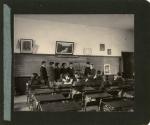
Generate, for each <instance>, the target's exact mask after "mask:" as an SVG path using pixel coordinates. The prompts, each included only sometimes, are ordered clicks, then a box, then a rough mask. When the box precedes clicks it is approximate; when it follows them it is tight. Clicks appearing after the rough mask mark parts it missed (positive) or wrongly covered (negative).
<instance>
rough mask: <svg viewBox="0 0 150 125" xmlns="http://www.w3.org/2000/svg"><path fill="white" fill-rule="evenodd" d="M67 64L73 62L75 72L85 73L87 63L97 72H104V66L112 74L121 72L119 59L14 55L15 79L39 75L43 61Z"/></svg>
mask: <svg viewBox="0 0 150 125" xmlns="http://www.w3.org/2000/svg"><path fill="white" fill-rule="evenodd" d="M42 60H45V61H46V62H47V66H48V62H50V61H53V62H59V63H63V62H65V63H67V65H68V64H69V62H73V66H74V68H75V70H78V69H79V70H81V71H80V72H82V73H83V72H84V69H85V65H86V62H87V61H90V62H91V63H93V64H94V68H95V69H96V70H101V71H103V70H104V64H110V65H111V74H116V73H117V72H118V71H119V57H104V56H76V57H73V56H72V57H66V58H64V57H57V56H55V55H48V54H36V55H35V54H15V55H14V65H15V66H14V76H15V77H24V76H25V77H29V76H31V75H32V73H34V72H36V73H38V74H39V72H40V65H41V61H42Z"/></svg>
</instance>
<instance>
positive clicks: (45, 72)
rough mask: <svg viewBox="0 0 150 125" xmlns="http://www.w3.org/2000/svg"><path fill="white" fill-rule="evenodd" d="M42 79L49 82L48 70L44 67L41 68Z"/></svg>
mask: <svg viewBox="0 0 150 125" xmlns="http://www.w3.org/2000/svg"><path fill="white" fill-rule="evenodd" d="M40 78H41V80H47V79H48V77H47V71H46V68H45V67H43V66H41V68H40Z"/></svg>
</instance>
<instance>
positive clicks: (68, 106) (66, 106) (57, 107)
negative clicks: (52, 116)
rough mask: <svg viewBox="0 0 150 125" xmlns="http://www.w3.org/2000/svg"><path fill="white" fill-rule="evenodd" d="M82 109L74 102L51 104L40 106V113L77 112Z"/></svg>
mask: <svg viewBox="0 0 150 125" xmlns="http://www.w3.org/2000/svg"><path fill="white" fill-rule="evenodd" d="M81 109H82V107H81V106H80V105H79V104H78V103H76V102H65V103H63V102H53V103H47V104H41V111H46V112H67V111H78V110H81Z"/></svg>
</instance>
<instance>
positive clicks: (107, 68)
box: [104, 64, 111, 75]
mask: <svg viewBox="0 0 150 125" xmlns="http://www.w3.org/2000/svg"><path fill="white" fill-rule="evenodd" d="M110 73H111V72H110V64H104V74H105V75H108V74H110Z"/></svg>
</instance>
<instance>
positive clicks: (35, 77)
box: [31, 73, 41, 86]
mask: <svg viewBox="0 0 150 125" xmlns="http://www.w3.org/2000/svg"><path fill="white" fill-rule="evenodd" d="M40 84H41V82H40V78H39V76H38V74H37V73H32V77H31V86H32V85H40Z"/></svg>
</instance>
